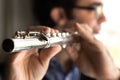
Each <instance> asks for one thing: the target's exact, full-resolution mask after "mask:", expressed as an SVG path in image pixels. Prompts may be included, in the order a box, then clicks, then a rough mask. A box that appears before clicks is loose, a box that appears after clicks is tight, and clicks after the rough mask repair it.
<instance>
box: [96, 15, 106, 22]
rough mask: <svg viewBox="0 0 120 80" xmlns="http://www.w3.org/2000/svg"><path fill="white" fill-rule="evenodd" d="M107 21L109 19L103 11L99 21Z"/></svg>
mask: <svg viewBox="0 0 120 80" xmlns="http://www.w3.org/2000/svg"><path fill="white" fill-rule="evenodd" d="M106 21H107V19H106V17H105V14H104V13H102V14H101V16H100V17H99V19H98V22H99V23H103V22H106Z"/></svg>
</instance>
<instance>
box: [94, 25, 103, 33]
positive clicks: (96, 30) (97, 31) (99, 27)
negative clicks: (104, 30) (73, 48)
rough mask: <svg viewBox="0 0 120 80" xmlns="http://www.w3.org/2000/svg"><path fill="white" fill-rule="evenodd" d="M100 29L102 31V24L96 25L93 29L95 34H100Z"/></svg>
mask: <svg viewBox="0 0 120 80" xmlns="http://www.w3.org/2000/svg"><path fill="white" fill-rule="evenodd" d="M100 31H101V26H95V27H94V29H93V33H94V34H98V33H100Z"/></svg>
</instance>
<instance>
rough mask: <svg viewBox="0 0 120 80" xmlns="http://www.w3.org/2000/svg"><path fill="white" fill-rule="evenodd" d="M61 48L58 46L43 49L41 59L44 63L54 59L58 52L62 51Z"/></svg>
mask: <svg viewBox="0 0 120 80" xmlns="http://www.w3.org/2000/svg"><path fill="white" fill-rule="evenodd" d="M61 49H62V48H61V46H59V45H56V46H53V47H50V48H47V49H43V50H42V51H41V52H40V59H42V61H46V60H50V59H51V58H52V57H54V56H55V55H56V54H57V53H58V52H60V51H61Z"/></svg>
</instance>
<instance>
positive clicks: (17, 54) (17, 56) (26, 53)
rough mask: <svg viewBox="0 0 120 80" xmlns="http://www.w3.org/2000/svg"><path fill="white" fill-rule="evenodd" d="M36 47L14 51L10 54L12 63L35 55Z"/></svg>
mask: <svg viewBox="0 0 120 80" xmlns="http://www.w3.org/2000/svg"><path fill="white" fill-rule="evenodd" d="M37 51H38V49H29V50H22V51H19V52H14V53H12V54H11V56H10V57H11V60H12V63H18V62H20V61H23V62H24V61H26V60H28V59H29V57H30V56H31V55H36V53H37Z"/></svg>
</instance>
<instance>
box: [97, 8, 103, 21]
mask: <svg viewBox="0 0 120 80" xmlns="http://www.w3.org/2000/svg"><path fill="white" fill-rule="evenodd" d="M102 13H103V9H102V6H97V7H96V18H97V19H98V18H100V16H101V15H102Z"/></svg>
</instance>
